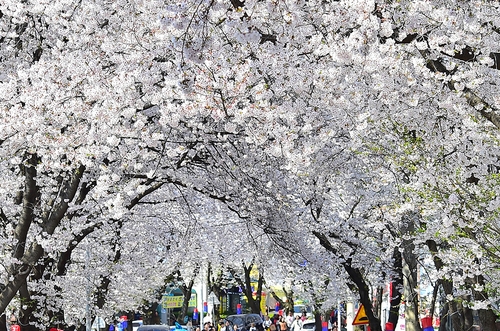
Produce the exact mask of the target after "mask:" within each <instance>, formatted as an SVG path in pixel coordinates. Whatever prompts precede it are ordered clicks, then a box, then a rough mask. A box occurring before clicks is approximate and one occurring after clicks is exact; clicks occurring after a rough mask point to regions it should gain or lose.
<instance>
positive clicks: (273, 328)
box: [195, 312, 307, 331]
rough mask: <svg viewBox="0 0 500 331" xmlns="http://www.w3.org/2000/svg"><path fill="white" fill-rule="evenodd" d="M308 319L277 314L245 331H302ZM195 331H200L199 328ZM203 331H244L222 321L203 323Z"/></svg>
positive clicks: (303, 316) (303, 315)
mask: <svg viewBox="0 0 500 331" xmlns="http://www.w3.org/2000/svg"><path fill="white" fill-rule="evenodd" d="M306 319H307V316H306V314H305V313H303V314H302V316H295V317H294V315H293V313H292V312H290V313H289V314H288V315H287V316H286V317H285V316H283V315H279V314H276V315H274V316H273V317H269V315H265V316H264V321H263V323H262V325H256V324H255V323H252V324H251V325H250V327H249V329H248V330H245V331H301V330H302V325H303V321H305V320H306ZM195 331H200V328H199V327H197V328H196V329H195ZM203 331H242V330H240V329H239V327H238V325H236V324H234V325H233V324H232V323H231V322H230V321H228V320H224V319H222V320H220V321H219V323H217V324H216V325H214V324H213V323H212V322H211V321H207V322H205V323H203Z"/></svg>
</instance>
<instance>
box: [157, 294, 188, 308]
mask: <svg viewBox="0 0 500 331" xmlns="http://www.w3.org/2000/svg"><path fill="white" fill-rule="evenodd" d="M183 301H184V296H183V295H164V296H163V298H162V307H163V308H166V309H169V308H181V307H182V302H183ZM188 306H189V307H196V294H194V293H193V294H191V299H189V305H188Z"/></svg>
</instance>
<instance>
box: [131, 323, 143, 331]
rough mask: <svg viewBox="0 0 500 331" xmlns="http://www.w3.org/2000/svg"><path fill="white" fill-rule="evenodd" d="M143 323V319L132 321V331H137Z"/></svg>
mask: <svg viewBox="0 0 500 331" xmlns="http://www.w3.org/2000/svg"><path fill="white" fill-rule="evenodd" d="M141 325H142V320H135V321H132V331H137V329H138V328H139V327H140V326H141Z"/></svg>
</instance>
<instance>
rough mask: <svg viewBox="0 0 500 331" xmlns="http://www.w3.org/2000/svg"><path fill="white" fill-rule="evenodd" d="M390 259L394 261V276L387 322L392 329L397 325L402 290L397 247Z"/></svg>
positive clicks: (399, 254)
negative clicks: (390, 324)
mask: <svg viewBox="0 0 500 331" xmlns="http://www.w3.org/2000/svg"><path fill="white" fill-rule="evenodd" d="M392 257H393V261H394V265H393V271H394V273H396V276H395V277H394V278H393V280H392V282H391V284H390V285H389V286H390V291H389V292H390V296H391V297H390V303H391V307H390V309H389V319H388V322H390V323H392V325H393V326H394V328H395V327H396V325H398V320H399V308H400V305H401V297H402V290H403V259H402V256H401V252H400V251H399V247H394V250H393V252H392Z"/></svg>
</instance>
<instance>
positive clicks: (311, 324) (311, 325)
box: [302, 323, 314, 330]
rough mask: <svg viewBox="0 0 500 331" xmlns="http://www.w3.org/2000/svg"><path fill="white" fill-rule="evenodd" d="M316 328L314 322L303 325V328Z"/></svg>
mask: <svg viewBox="0 0 500 331" xmlns="http://www.w3.org/2000/svg"><path fill="white" fill-rule="evenodd" d="M312 329H314V323H304V325H302V330H312Z"/></svg>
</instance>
